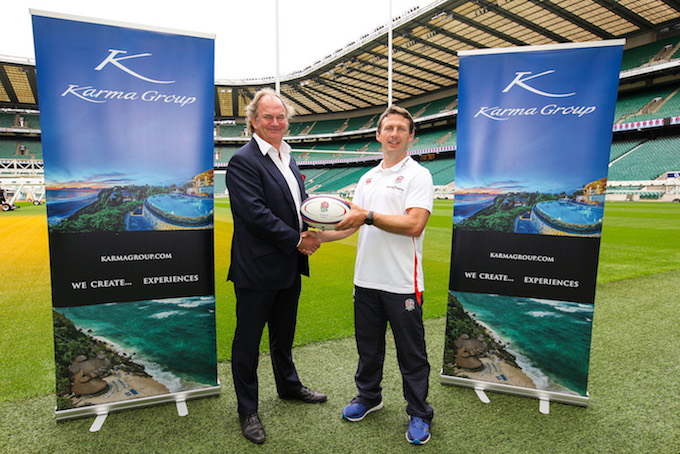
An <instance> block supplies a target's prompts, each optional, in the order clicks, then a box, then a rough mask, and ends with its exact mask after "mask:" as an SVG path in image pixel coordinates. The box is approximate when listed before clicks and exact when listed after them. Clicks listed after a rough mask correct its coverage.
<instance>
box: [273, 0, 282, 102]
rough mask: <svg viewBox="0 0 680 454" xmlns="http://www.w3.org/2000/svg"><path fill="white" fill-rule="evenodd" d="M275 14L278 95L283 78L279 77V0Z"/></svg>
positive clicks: (277, 0) (276, 3)
mask: <svg viewBox="0 0 680 454" xmlns="http://www.w3.org/2000/svg"><path fill="white" fill-rule="evenodd" d="M274 14H275V15H276V17H275V19H274V20H275V22H276V27H275V30H276V39H275V41H276V83H275V84H276V93H278V94H281V78H280V75H279V59H280V55H279V54H280V52H279V0H276V2H275V8H274Z"/></svg>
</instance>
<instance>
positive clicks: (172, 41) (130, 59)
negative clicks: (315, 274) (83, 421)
mask: <svg viewBox="0 0 680 454" xmlns="http://www.w3.org/2000/svg"><path fill="white" fill-rule="evenodd" d="M31 14H32V16H33V32H34V40H35V54H36V74H37V82H38V98H39V102H40V123H41V129H42V147H43V156H44V168H45V186H46V195H47V222H48V235H49V254H50V266H51V278H52V303H53V316H54V317H53V318H54V343H55V362H56V394H57V406H56V413H55V415H56V418H57V419H66V418H72V417H79V416H86V415H94V414H98V415H101V414H104V413H107V412H108V411H110V410H118V409H124V408H128V407H138V406H142V405H149V404H153V403H161V402H172V401H177V402H180V401H184V400H186V399H190V398H194V397H202V396H208V395H214V394H218V393H219V389H220V385H219V382H218V380H217V354H216V335H215V284H214V262H213V257H214V253H213V243H214V241H213V209H214V204H213V133H212V130H213V110H214V71H213V66H214V37H213V36H211V35H200V34H195V33H184V32H178V31H172V30H160V29H153V28H148V27H138V26H131V25H127V24H120V23H114V22H109V21H100V20H91V19H85V18H80V17H73V16H62V15H59V14H55V13H46V12H42V11H31Z"/></svg>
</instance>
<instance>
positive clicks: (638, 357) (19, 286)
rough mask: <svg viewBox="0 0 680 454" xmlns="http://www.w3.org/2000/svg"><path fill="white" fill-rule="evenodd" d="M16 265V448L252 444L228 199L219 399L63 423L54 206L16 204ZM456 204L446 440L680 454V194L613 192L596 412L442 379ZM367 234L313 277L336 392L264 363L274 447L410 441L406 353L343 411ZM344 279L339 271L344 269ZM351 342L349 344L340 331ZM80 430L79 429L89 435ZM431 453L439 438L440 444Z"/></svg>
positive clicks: (0, 371)
mask: <svg viewBox="0 0 680 454" xmlns="http://www.w3.org/2000/svg"><path fill="white" fill-rule="evenodd" d="M0 216H1V217H0V238H2V239H3V249H2V257H3V261H2V263H3V276H2V287H1V291H2V295H1V298H0V343H1V347H2V348H1V349H0V393H1V395H0V400H1V401H5V402H2V403H0V413H1V414H3V417H2V418H0V451H1V452H76V451H83V450H86V451H89V450H95V449H97V450H102V449H104V450H107V448H108V449H121V450H123V451H126V452H134V451H151V452H212V451H217V450H222V451H227V452H241V451H243V450H247V449H249V448H255V447H253V446H250V445H249V443H248V442H247V441H245V439H243V438H242V437H241V435H240V433H239V430H238V423H237V419H236V416H235V398H234V396H233V389H232V385H231V374H230V371H229V364H228V363H226V362H224V361H225V360H226V359H228V357H229V353H228V352H229V348H230V344H231V336H232V335H233V326H234V324H233V323H234V314H233V312H234V302H233V291H232V288H231V285H230V284H229V283H226V282H225V278H226V269H227V262H228V251H229V242H230V232H231V230H230V229H231V223H230V217H229V215H228V213H227V209H226V201H225V200H218V202H217V215H216V219H215V226H216V228H215V231H216V274H217V279H216V281H217V288H216V293H217V296H218V310H217V318H218V352H219V359H220V361H221V363H220V364H219V367H218V370H219V376H220V380H221V382H222V386H223V392H222V395H221V396H220V397H218V398H210V399H202V400H199V401H192V402H190V404H189V409H190V416H189V417H187V418H178V417H177V416H176V414H175V411H174V407H172V406H170V405H162V406H157V407H149V408H147V409H144V410H136V411H125V412H121V413H114V414H112V415H110V416H109V420H107V423H106V425H105V427H104V429H102V431H101V432H100V433H98V434H91V435H90V436H87V435H86V434H85V432H86V430H87V427H89V425H90V424H91V420H92V418H85V419H82V420H76V421H70V422H67V423H55V422H54V420H53V417H52V411H53V408H54V395H53V392H54V378H53V373H54V364H53V360H52V354H53V353H52V333H51V311H50V308H51V302H50V290H49V270H48V263H47V233H46V225H45V212H44V206H41V207H33V206H25V207H23V208H22V209H20V210H17V211H14V212H11V213H2V214H0ZM450 218H451V205H450V202H437V204H436V207H435V212H434V213H433V216H432V218H431V221H430V223H429V225H428V229H427V233H426V240H425V256H426V259H425V263H424V266H425V275H426V284H427V292H426V298H427V299H426V305H425V313H426V318H428V320H427V321H426V329H427V340H428V351H429V353H430V362H431V365H432V368H433V372H432V373H431V377H430V380H431V392H430V401H431V403H432V404H433V406H434V408H435V411H436V412H437V418H436V420H435V426H434V428H433V438H432V441H431V442H430V443H428V445H427V446H430V447H431V449H437V450H438V451H440V450H442V451H443V450H445V451H447V452H449V451H454V450H455V451H462V452H497V451H501V452H541V451H545V450H548V449H551V450H552V451H556V452H574V451H579V452H641V451H642V452H669V453H670V452H679V451H680V440H679V436H678V433H677V430H676V428H675V424H676V421H677V420H678V418H679V417H680V409H679V402H678V399H677V382H678V381H677V377H678V376H679V373H680V369H679V367H678V364H677V361H676V358H675V352H677V351H678V348H679V347H680V340H679V338H678V335H677V316H676V313H677V294H678V293H679V292H680V284H679V283H680V272H678V271H677V270H680V256H679V254H680V252H679V251H678V248H677V245H678V244H680V242H679V241H678V239H679V238H678V235H679V231H678V229H677V226H678V225H679V224H678V220H680V205H671V204H658V203H610V204H608V205H607V209H606V211H605V227H604V231H603V237H602V248H601V254H600V267H599V284H598V292H597V299H596V310H595V321H594V327H593V342H592V352H591V364H590V366H591V373H590V384H589V391H590V393H591V400H592V401H591V405H590V407H589V408H587V409H583V408H578V407H572V406H568V405H559V404H554V405H553V406H552V408H551V415H550V417H546V416H544V415H540V414H539V413H538V411H537V407H538V404H537V402H536V401H535V400H534V399H521V398H518V397H514V396H507V395H502V394H494V395H491V398H492V403H491V404H489V405H482V404H481V403H479V401H478V400H477V398H476V396H475V395H474V393H473V392H472V391H470V390H466V389H463V388H457V387H450V386H442V385H439V383H438V382H439V379H438V370H439V367H440V361H441V352H442V349H443V340H444V339H443V338H444V318H443V317H442V316H443V314H444V312H445V305H446V289H447V287H448V262H449V254H450V235H451V233H450V232H451V230H450V229H451V221H450ZM354 241H355V240H354V239H352V238H350V239H347V240H344V241H343V242H340V243H332V244H326V245H324V246H323V247H322V249H321V250H320V251H319V252H318V253H317V254H315V255H314V256H313V257H312V273H313V274H312V277H311V278H310V279H305V280H304V284H303V285H304V288H303V297H302V299H301V303H300V314H299V323H298V334H297V336H296V345H303V344H306V345H304V346H302V347H298V348H296V350H295V358H296V364H298V367H299V368H300V373H301V376H302V377H303V379H304V380H305V382H306V383H307V384H309V385H310V386H311V387H314V388H318V389H320V390H323V391H325V392H327V393H328V394H329V396H330V400H329V402H328V403H326V404H322V405H319V406H305V405H301V404H296V403H289V402H284V401H280V400H279V399H277V398H276V396H275V391H274V385H273V378H272V377H271V370H270V368H269V366H268V364H267V363H268V358H267V357H266V356H263V358H262V359H263V361H262V367H261V369H260V370H261V373H260V376H261V383H262V384H261V405H262V408H261V409H262V417H263V420H264V424H265V427H266V429H267V431H268V435H269V440H268V441H267V443H266V444H265V445H264V446H262V447H260V448H261V449H263V450H265V451H266V452H375V451H376V450H378V449H381V450H384V449H389V450H391V451H394V452H401V451H404V450H406V449H408V448H410V447H409V446H406V441H405V439H404V431H405V429H406V417H405V414H404V402H403V398H401V389H400V388H401V385H400V377H399V373H398V370H397V366H396V363H395V359H394V349H393V347H390V348H389V349H388V362H387V364H386V366H385V382H384V387H385V398H386V405H387V407H386V409H385V410H383V411H381V412H379V413H377V414H376V415H372V416H371V417H370V419H369V418H367V419H366V421H362V422H361V423H358V424H349V423H343V422H342V421H341V420H340V418H339V414H340V413H339V412H340V411H341V409H342V407H343V406H344V405H345V404H346V402H347V401H348V400H349V399H351V398H352V397H353V396H354V393H355V390H354V384H353V381H352V376H353V373H354V369H355V367H356V352H355V348H354V342H353V339H352V338H351V336H352V334H353V326H352V315H351V274H352V273H351V271H352V269H351V268H352V263H353V260H354V248H355V243H354ZM329 276H333V278H329ZM332 339H335V340H332ZM76 440H77V441H76ZM426 449H427V448H426Z"/></svg>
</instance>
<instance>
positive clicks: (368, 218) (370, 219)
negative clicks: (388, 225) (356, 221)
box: [364, 211, 373, 225]
mask: <svg viewBox="0 0 680 454" xmlns="http://www.w3.org/2000/svg"><path fill="white" fill-rule="evenodd" d="M364 224H366V225H373V212H372V211H369V212H368V215H367V216H366V219H364Z"/></svg>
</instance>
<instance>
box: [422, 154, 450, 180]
mask: <svg viewBox="0 0 680 454" xmlns="http://www.w3.org/2000/svg"><path fill="white" fill-rule="evenodd" d="M420 164H421V165H423V166H424V167H425V168H426V169H427V170H429V171H430V173H431V174H432V180H433V182H434V185H435V186H444V185H447V184H449V183H451V182H452V181H453V180H454V174H455V169H456V160H455V159H453V158H447V159H438V160H435V161H421V162H420Z"/></svg>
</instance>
